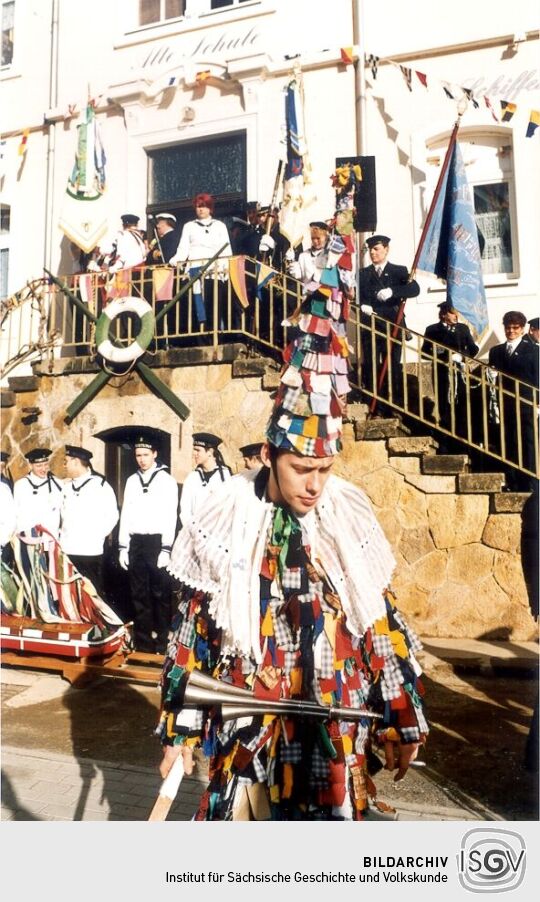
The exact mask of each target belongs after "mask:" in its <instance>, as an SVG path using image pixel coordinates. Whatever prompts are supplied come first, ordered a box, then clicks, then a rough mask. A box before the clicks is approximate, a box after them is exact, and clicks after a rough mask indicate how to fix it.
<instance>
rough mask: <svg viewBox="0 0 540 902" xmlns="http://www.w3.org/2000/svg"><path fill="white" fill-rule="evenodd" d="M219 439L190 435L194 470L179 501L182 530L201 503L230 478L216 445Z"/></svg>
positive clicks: (206, 435)
mask: <svg viewBox="0 0 540 902" xmlns="http://www.w3.org/2000/svg"><path fill="white" fill-rule="evenodd" d="M221 442H222V439H220V438H219V436H218V435H213V434H212V433H211V432H194V433H193V460H194V462H195V469H194V470H192V472H191V473H188V475H187V476H186V478H185V481H184V484H183V486H182V495H181V497H180V520H181V522H182V526H186V525H187V524H188V523H190V522H191V521H192V520H193V519H194V518H195V516H196V514H197V509H198V507H199V505H200V504H201V502H202V501H203V500H204V499H205V498H206V496H207V495H209V494H210V493H211V492H212V491H214V490H215V489H216V488H217V486H219V485H221V484H222V483H223V482H226V481H227V480H228V479H230V478H231V470H230V467H228V466H227V464H226V463H225V461H224V460H223V456H222V454H221V451H220V450H219V445H221Z"/></svg>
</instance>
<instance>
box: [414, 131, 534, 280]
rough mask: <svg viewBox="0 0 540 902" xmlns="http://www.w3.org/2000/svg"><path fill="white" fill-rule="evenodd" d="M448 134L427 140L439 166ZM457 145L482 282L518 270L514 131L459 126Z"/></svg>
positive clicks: (512, 274) (512, 275)
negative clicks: (436, 152) (470, 203)
mask: <svg viewBox="0 0 540 902" xmlns="http://www.w3.org/2000/svg"><path fill="white" fill-rule="evenodd" d="M448 140H449V135H445V136H444V138H441V137H439V138H437V139H435V140H434V141H433V143H431V144H430V143H429V142H428V148H429V150H430V151H431V152H432V151H433V150H434V149H435V148H437V149H438V150H439V151H440V156H438V157H437V158H435V157H433V156H431V157H430V156H429V155H428V161H432V162H436V163H437V167H436V168H437V172H436V175H438V172H439V171H440V165H441V163H442V159H443V157H444V151H445V150H446V147H447V145H448ZM458 141H459V146H460V148H461V153H462V155H463V161H464V163H465V172H466V174H467V181H468V183H469V187H470V189H471V195H472V198H473V202H474V212H475V219H476V226H477V228H478V239H479V244H480V254H481V257H482V272H483V274H484V277H485V281H486V284H490V283H491V284H493V283H494V282H497V281H498V282H500V281H501V280H502V281H505V280H507V279H515V278H517V277H518V276H519V261H518V244H517V217H516V200H515V187H514V153H513V147H512V134H511V132H510V130H509V129H506V128H498V129H497V128H486V129H483V130H477V129H474V128H461V129H460V132H459V136H458Z"/></svg>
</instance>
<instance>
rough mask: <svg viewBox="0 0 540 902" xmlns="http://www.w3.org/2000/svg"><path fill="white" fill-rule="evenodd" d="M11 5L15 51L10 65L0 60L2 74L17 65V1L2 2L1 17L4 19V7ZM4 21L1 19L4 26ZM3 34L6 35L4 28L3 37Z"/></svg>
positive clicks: (0, 3)
mask: <svg viewBox="0 0 540 902" xmlns="http://www.w3.org/2000/svg"><path fill="white" fill-rule="evenodd" d="M9 4H13V41H12V47H13V49H12V53H11V60H10V61H9V63H4V62H2V61H1V60H0V72H9V71H10V70H12V69H13V66H14V64H15V55H16V42H15V34H16V31H17V29H16V27H15V26H16V23H17V3H16V0H0V6H1V9H0V15H1V17H2V19H3V13H4V7H5V6H8V5H9ZM2 19H0V23H1V24H2V25H3V21H2ZM3 34H4V30H3V28H2V36H3Z"/></svg>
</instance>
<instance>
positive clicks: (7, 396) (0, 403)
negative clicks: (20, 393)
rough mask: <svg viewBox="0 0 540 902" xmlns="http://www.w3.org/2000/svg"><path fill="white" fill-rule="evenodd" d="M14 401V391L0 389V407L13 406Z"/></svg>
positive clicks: (15, 399)
mask: <svg viewBox="0 0 540 902" xmlns="http://www.w3.org/2000/svg"><path fill="white" fill-rule="evenodd" d="M16 402H17V398H16V397H15V392H13V391H6V389H2V391H1V392H0V407H15V404H16Z"/></svg>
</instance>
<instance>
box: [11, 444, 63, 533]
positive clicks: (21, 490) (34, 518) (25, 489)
mask: <svg viewBox="0 0 540 902" xmlns="http://www.w3.org/2000/svg"><path fill="white" fill-rule="evenodd" d="M51 454H52V451H51V449H50V448H32V450H31V451H29V452H28V453H27V454H25V455H24V456H25V458H26V460H27V461H28V464H29V466H30V472H29V473H28V475H27V476H23V477H22V479H17V481H16V482H15V485H14V486H13V497H14V500H15V514H16V524H15V530H16V532H24V533H28V532H30V530H31V529H32V528H33V527H34V526H43V527H44V528H45V529H47V530H48V531H49V532H50V533H52V535H53V536H54V537H55V539H57V538H58V530H59V526H60V507H61V503H62V481H61V480H58V479H57V478H56V477H55V476H53V474H52V473H51V472H50V469H49V458H50V456H51Z"/></svg>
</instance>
